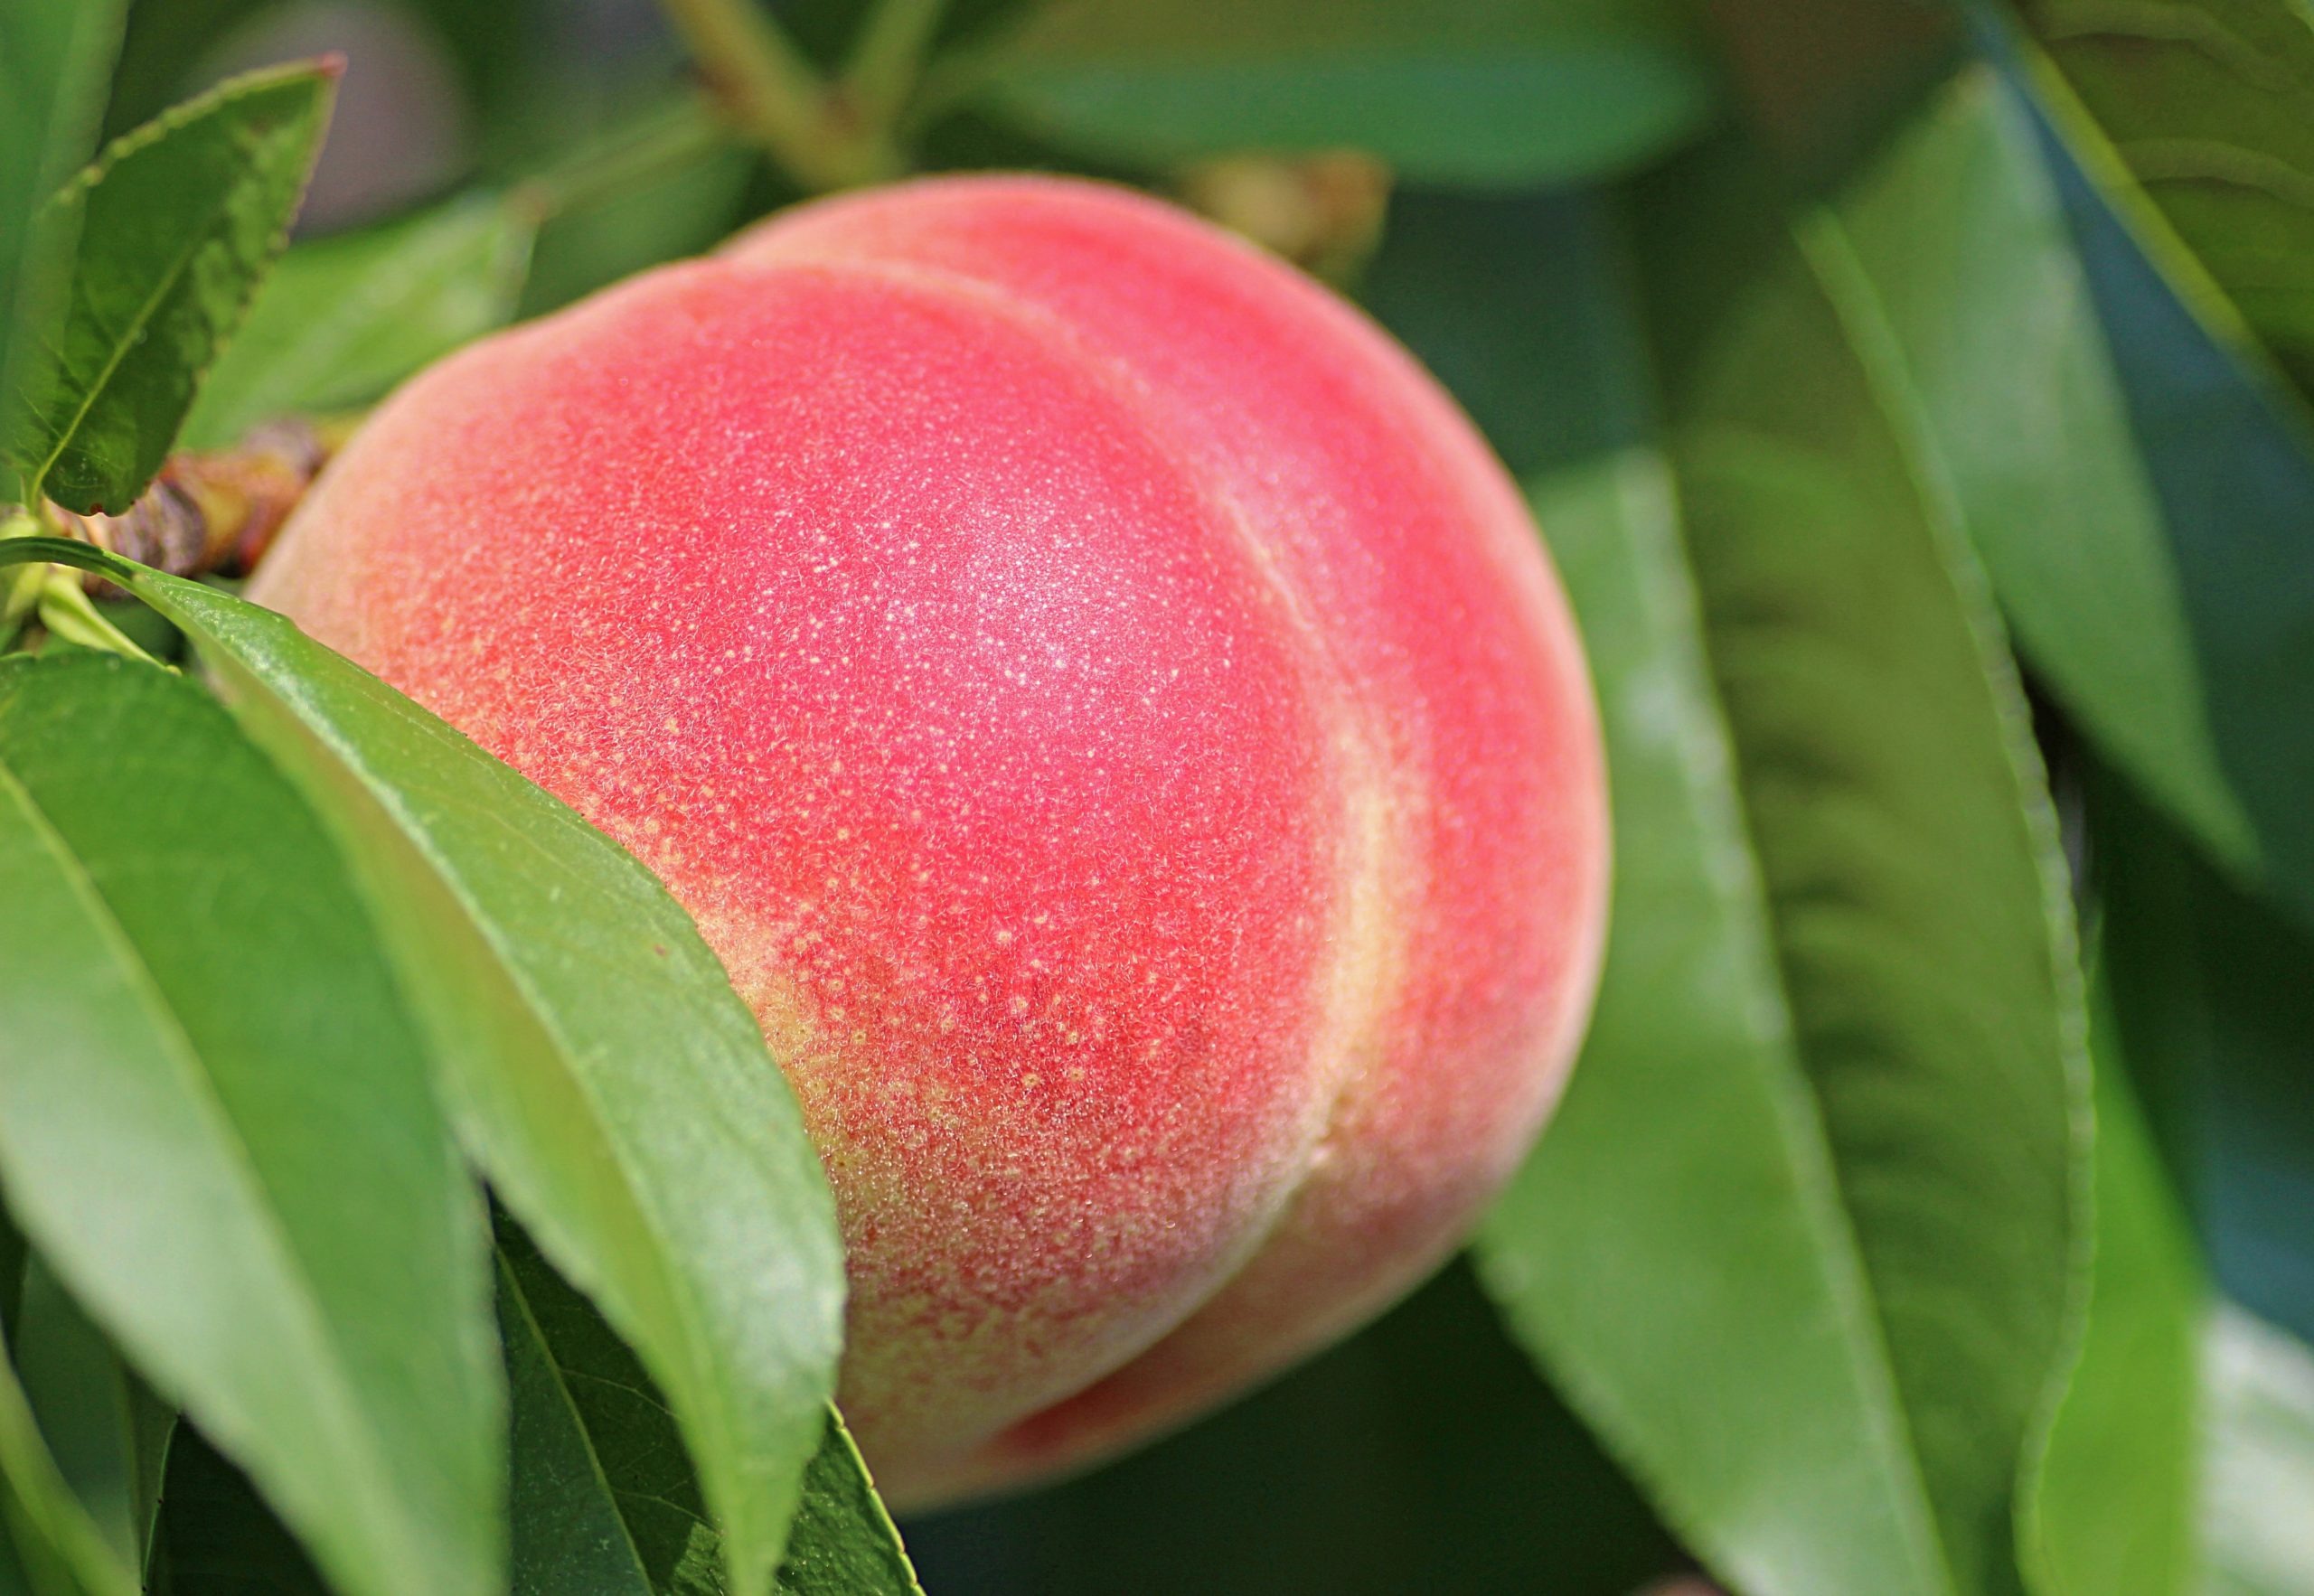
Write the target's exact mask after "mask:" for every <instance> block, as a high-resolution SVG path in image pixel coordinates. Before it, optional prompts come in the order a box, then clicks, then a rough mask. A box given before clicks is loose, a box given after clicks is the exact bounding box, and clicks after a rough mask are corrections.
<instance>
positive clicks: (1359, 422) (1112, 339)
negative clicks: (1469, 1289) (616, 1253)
mask: <svg viewBox="0 0 2314 1596" xmlns="http://www.w3.org/2000/svg"><path fill="white" fill-rule="evenodd" d="M255 596H257V597H258V598H259V600H260V601H261V602H263V603H266V604H268V605H272V606H276V607H277V608H280V609H283V610H286V611H287V612H288V613H289V614H290V615H293V616H295V617H296V619H298V620H299V621H300V622H302V623H303V624H305V626H306V628H307V629H308V630H309V631H311V632H312V633H313V634H315V636H317V637H319V638H320V639H321V640H322V641H324V642H325V643H329V644H331V645H332V646H334V647H335V648H337V649H339V650H341V651H343V652H345V653H347V654H349V655H351V656H352V657H353V658H354V659H355V660H357V661H359V662H362V663H363V664H365V665H367V666H369V667H370V668H371V669H372V670H374V671H377V672H378V673H379V674H380V675H381V676H383V677H384V678H385V679H386V680H387V681H390V682H393V683H394V684H396V685H397V686H399V687H400V688H401V689H402V690H405V691H407V692H409V693H410V694H412V695H413V696H415V697H416V698H418V699H419V700H420V701H422V702H424V703H426V704H428V705H429V706H431V707H432V708H433V709H436V710H437V711H438V712H440V713H441V714H442V715H444V716H445V717H447V718H448V719H449V720H451V721H452V722H453V723H455V724H456V725H457V726H458V727H460V728H463V729H465V730H466V732H468V733H469V734H471V735H472V736H473V737H475V738H476V739H477V740H479V741H480V742H481V743H482V744H483V745H484V746H486V747H488V748H490V749H491V750H492V751H494V753H496V754H498V755H500V756H503V757H504V758H505V759H507V760H509V761H511V762H512V763H513V765H516V766H518V767H519V768H521V769H522V770H523V771H524V772H526V773H527V774H528V775H531V777H532V778H533V779H534V780H536V781H538V782H539V783H540V784H542V785H544V786H545V787H547V788H548V789H549V790H550V791H551V792H553V793H557V794H559V795H560V796H561V797H562V798H564V799H565V800H567V801H569V803H572V804H573V805H575V806H576V807H577V808H578V809H579V810H580V811H581V812H584V813H585V814H586V815H587V816H588V818H589V819H590V820H592V821H594V822H595V823H596V824H597V825H598V826H601V827H602V828H603V829H605V830H606V831H609V832H610V833H611V834H612V835H613V836H615V837H616V838H617V839H619V840H621V841H622V842H624V843H625V844H626V846H627V847H629V848H630V849H632V850H634V851H635V854H636V855H637V856H639V857H640V858H641V859H643V860H644V862H645V863H647V864H648V865H649V866H650V867H651V868H653V869H654V870H655V871H657V872H658V874H659V875H660V876H661V878H663V879H664V880H665V882H666V883H667V886H668V887H670V888H671V889H672V890H673V892H674V894H675V896H676V897H678V898H680V899H682V902H683V903H684V904H685V905H686V906H688V907H689V908H690V909H691V913H692V914H693V915H696V916H697V918H698V920H699V922H700V925H701V928H702V930H703V931H704V932H705V933H706V935H707V937H708V940H709V941H710V943H711V944H714V946H715V948H716V949H717V951H718V952H719V953H720V954H721V955H722V957H723V960H724V962H725V963H726V964H727V965H728V967H729V970H730V972H731V976H732V979H733V981H734V982H735V983H736V984H737V986H738V990H740V992H741V993H742V994H744V995H745V997H746V998H747V1000H748V1002H749V1004H750V1005H752V1007H753V1008H754V1009H755V1011H756V1013H757V1016H758V1017H760V1019H761V1020H762V1022H763V1027H764V1030H765V1033H766V1035H767V1037H769V1038H770V1041H771V1044H772V1048H773V1051H774V1053H775V1054H776V1056H778V1057H779V1058H780V1059H781V1060H782V1062H783V1063H784V1064H785V1066H786V1070H787V1073H788V1076H789V1078H790V1079H791V1080H792V1081H793V1083H794V1084H795V1091H796V1093H797V1094H798V1096H799V1097H800V1098H801V1100H802V1103H803V1105H804V1113H805V1116H806V1119H807V1121H808V1122H809V1124H810V1126H811V1130H812V1133H813V1136H814V1140H815V1141H816V1143H817V1145H818V1147H819V1150H820V1152H821V1155H822V1158H823V1161H824V1163H825V1166H826V1169H827V1173H828V1178H829V1180H830V1182H831V1183H832V1186H833V1187H834V1189H835V1194H836V1199H837V1205H838V1207H839V1210H840V1212H841V1214H842V1225H843V1230H844V1237H845V1242H846V1244H847V1246H848V1248H849V1253H850V1260H851V1307H850V1320H849V1333H850V1341H849V1350H848V1352H847V1354H846V1357H845V1362H844V1366H843V1373H842V1391H841V1400H842V1404H843V1406H844V1408H845V1410H846V1412H847V1413H848V1414H849V1416H850V1418H851V1423H852V1426H853V1428H854V1430H855V1431H856V1432H857V1433H858V1436H859V1439H860V1441H861V1445H862V1447H863V1448H864V1450H865V1451H866V1453H867V1456H868V1458H869V1460H870V1463H871V1464H872V1465H873V1466H874V1469H875V1470H876V1473H877V1475H878V1477H879V1479H880V1481H881V1482H882V1483H883V1485H884V1486H885V1488H886V1492H887V1495H888V1496H889V1497H891V1498H892V1499H893V1500H894V1501H895V1502H896V1503H898V1504H901V1505H906V1506H921V1505H924V1504H927V1503H931V1502H935V1501H939V1500H945V1499H950V1498H953V1497H957V1496H960V1495H965V1494H972V1493H978V1492H983V1491H987V1490H991V1489H994V1488H1001V1487H1003V1486H1007V1485H1011V1484H1013V1483H1015V1482H1020V1481H1025V1480H1027V1479H1031V1478H1033V1477H1037V1476H1040V1475H1044V1474H1047V1473H1049V1472H1051V1471H1055V1470H1058V1469H1065V1468H1068V1467H1073V1466H1078V1465H1082V1464H1084V1463H1086V1462H1088V1461H1090V1460H1094V1459H1096V1458H1098V1457H1101V1456H1103V1455H1105V1454H1107V1453H1109V1452H1111V1451H1114V1450H1117V1449H1119V1448H1121V1447H1123V1446H1124V1445H1126V1444H1128V1443H1130V1442H1132V1441H1136V1440H1139V1439H1142V1438H1143V1437H1145V1436H1147V1435H1148V1434H1150V1433H1151V1432H1153V1431H1155V1430H1158V1429H1160V1428H1162V1427H1164V1426H1168V1425H1171V1424H1175V1423H1178V1422H1181V1421H1182V1420H1184V1419H1186V1418H1187V1417H1189V1416H1190V1415H1191V1414H1193V1413H1196V1412H1197V1411H1199V1409H1201V1408H1203V1407H1206V1406H1208V1405H1209V1404H1212V1403H1214V1402H1215V1401H1217V1400H1218V1399H1219V1398H1221V1397H1222V1396H1224V1395H1226V1394H1229V1393H1230V1392H1232V1391H1235V1390H1237V1389H1238V1388H1240V1387H1242V1386H1244V1385H1246V1384H1247V1383H1248V1382H1249V1381H1252V1380H1254V1379H1256V1378H1258V1377H1260V1376H1262V1375H1266V1374H1268V1373H1270V1372H1272V1371H1274V1370H1276V1369H1278V1368H1280V1367H1282V1366H1284V1365H1285V1364H1286V1363H1288V1362H1289V1361H1291V1360H1293V1358H1295V1357H1300V1356H1302V1355H1303V1354H1304V1353H1306V1352H1308V1351H1309V1350H1311V1349H1312V1348H1314V1347H1318V1346H1319V1345H1321V1344H1322V1343H1324V1342H1326V1341H1327V1340H1329V1339H1331V1338H1335V1337H1338V1336H1340V1335H1341V1334H1343V1333H1344V1332H1345V1331H1347V1330H1348V1329H1350V1328H1352V1327H1353V1326H1355V1325H1357V1324H1358V1323H1359V1321H1360V1320H1362V1319H1366V1318H1367V1317H1369V1316H1370V1315H1371V1314H1373V1313H1374V1312H1376V1311H1378V1310H1379V1309H1380V1308H1381V1307H1382V1306H1384V1305H1385V1304H1387V1302H1389V1301H1390V1300H1392V1299H1393V1298H1395V1297H1396V1296H1397V1295H1399V1294H1400V1293H1401V1292H1403V1291H1405V1290H1406V1289H1407V1287H1409V1286H1410V1285H1411V1284H1413V1283H1414V1282H1415V1281H1416V1280H1418V1279H1419V1278H1420V1277H1421V1276H1422V1275H1423V1274H1424V1273H1425V1272H1427V1271H1429V1270H1430V1269H1431V1268H1433V1267H1434V1265H1435V1264H1436V1263H1437V1262H1438V1260H1439V1259H1440V1258H1441V1257H1442V1256H1443V1255H1444V1253H1446V1252H1447V1251H1448V1250H1449V1249H1451V1248H1452V1247H1453V1245H1454V1244H1455V1243H1456V1242H1457V1241H1458V1239H1459V1238H1460V1237H1461V1235H1462V1234H1463V1230H1464V1229H1465V1227H1466V1226H1467V1225H1468V1224H1469V1223H1470V1222H1471V1220H1472V1218H1473V1216H1475V1215H1476V1213H1477V1212H1478V1210H1479V1209H1480V1207H1481V1206H1482V1205H1483V1204H1484V1203H1485V1202H1486V1201H1487V1199H1488V1197H1490V1195H1491V1194H1492V1193H1493V1191H1494V1190H1495V1189H1496V1188H1497V1186H1498V1185H1499V1184H1500V1182H1501V1181H1502V1179H1503V1178H1505V1176H1506V1175H1507V1174H1508V1173H1509V1171H1510V1169H1511V1168H1512V1167H1513V1166H1514V1165H1515V1164H1516V1162H1517V1161H1518V1160H1519V1158H1520V1156H1521V1155H1522V1153H1523V1152H1524V1151H1525V1150H1526V1148H1527V1146H1528V1144H1529V1141H1531V1140H1532V1138H1533V1137H1534V1135H1535V1133H1536V1131H1537V1129H1538V1126H1539V1125H1540V1124H1541V1123H1542V1122H1543V1120H1544V1117H1545V1116H1546V1114H1547V1113H1548V1111H1549V1107H1550V1105H1551V1103H1553V1101H1554V1100H1555V1098H1556V1096H1557V1093H1558V1090H1559V1088H1560V1086H1561V1084H1563V1082H1564V1080H1565V1077H1566V1069H1567V1066H1568V1063H1569V1060H1570V1059H1571V1057H1572V1056H1573V1052H1574V1049H1575V1047H1576V1042H1577V1039H1578V1037H1579V1035H1580V1032H1581V1030H1582V1027H1583V1023H1584V1019H1585V1015H1586V1012H1587V1009H1588V1006H1589V1001H1590V997H1591V992H1592V989H1593V985H1594V978H1595V974H1596V967H1597V963H1598V960H1599V953H1600V945H1601V939H1602V930H1603V919H1604V906H1605V889H1606V877H1607V838H1606V818H1605V813H1606V812H1605V803H1604V787H1603V776H1602V770H1601V759H1600V749H1599V741H1598V734H1597V729H1596V725H1595V721H1594V713H1593V708H1592V704H1591V701H1590V696H1589V684H1588V681H1587V678H1586V675H1585V668H1584V662H1583V658H1582V655H1581V652H1580V651H1579V648H1578V645H1577V643H1576V636H1575V634H1574V631H1573V629H1572V626H1571V624H1570V623H1569V619H1568V615H1567V610H1566V604H1565V601H1564V598H1563V596H1562V595H1561V593H1560V591H1559V588H1558V586H1557V581H1556V580H1555V578H1554V577H1553V575H1552V572H1551V570H1550V568H1549V566H1548V564H1547V560H1546V559H1545V557H1544V555H1543V553H1542V550H1541V547H1540V544H1539V543H1538V540H1537V537H1536V533H1535V529H1534V526H1533V523H1532V522H1531V521H1529V517H1528V514H1527V512H1526V510H1525V508H1524V506H1523V504H1522V503H1521V502H1520V500H1519V496H1518V494H1517V493H1516V492H1515V491H1514V489H1513V488H1512V485H1511V483H1510V482H1509V481H1508V480H1507V479H1506V478H1505V476H1504V474H1503V473H1502V471H1501V469H1500V466H1499V465H1496V463H1495V462H1494V460H1493V459H1492V457H1491V455H1489V454H1488V452H1487V450H1486V448H1485V446H1483V445H1482V443H1481V442H1480V440H1479V438H1478V437H1477V436H1476V434H1475V433H1474V432H1473V431H1472V427H1471V426H1470V425H1469V423H1468V422H1467V421H1465V420H1464V419H1463V417H1462V415H1461V414H1460V413H1459V412H1458V411H1457V410H1456V409H1455V408H1454V407H1453V404H1452V403H1451V401H1449V400H1448V399H1446V398H1445V397H1444V395H1443V394H1442V393H1441V392H1440V390H1438V388H1437V387H1436V386H1435V385H1434V383H1433V382H1432V381H1431V380H1430V379H1429V378H1428V377H1427V376H1426V375H1425V373H1424V372H1423V371H1421V370H1420V369H1419V368H1418V367H1417V366H1416V364H1415V363H1414V362H1413V361H1411V360H1410V359H1409V358H1408V357H1407V356H1406V354H1405V353H1404V352H1402V351H1401V350H1399V349H1398V348H1397V346H1396V345H1395V344H1393V343H1391V342H1390V341H1389V340H1388V339H1387V337H1386V336H1385V335H1383V334H1382V333H1379V332H1378V331H1377V330H1376V329H1375V328H1374V327H1373V326H1372V325H1371V324H1369V323H1368V322H1366V321H1365V320H1364V319H1362V318H1361V317H1360V316H1359V315H1358V314H1357V313H1355V312H1354V311H1352V310H1350V308H1349V307H1348V306H1346V305H1343V304H1341V303H1340V301H1338V300H1337V299H1335V298H1334V297H1332V296H1331V295H1329V294H1328V293H1327V292H1325V291H1324V290H1323V289H1322V288H1320V287H1318V286H1314V285H1313V284H1312V283H1310V282H1308V281H1306V280H1304V279H1303V278H1302V277H1298V276H1296V275H1295V274H1294V273H1293V272H1292V271H1290V270H1288V269H1287V268H1284V267H1282V266H1280V265H1278V264H1276V263H1275V262H1274V261H1272V260H1270V259H1268V258H1265V257H1263V256H1261V255H1259V254H1257V253H1256V252H1255V251H1253V250H1252V249H1247V248H1246V247H1244V246H1242V245H1240V244H1238V243H1237V242H1235V241H1233V240H1231V239H1228V238H1227V237H1225V236H1223V235H1221V234H1219V233H1218V232H1215V231H1213V230H1210V229H1209V228H1207V227H1205V226H1203V225H1202V224H1200V223H1199V222H1197V221H1193V220H1191V219H1190V218H1189V217H1188V216H1186V215H1184V214H1182V213H1181V212H1178V211H1173V210H1171V209H1170V208H1168V207H1165V206H1162V205H1160V204H1157V203H1154V202H1151V201H1148V200H1144V199H1140V198H1136V197H1133V196H1132V195H1130V194H1128V193H1126V192H1122V191H1118V190H1113V189H1109V188H1105V187H1099V186H1095V185H1092V184H1087V183H1073V182H1059V181H1051V180H1043V179H1031V178H965V179H940V180H933V181H927V182H921V183H910V184H907V185H903V186H900V187H896V188H891V189H886V190H883V191H880V192H871V193H867V194H863V195H861V196H858V197H852V198H846V199H840V200H834V201H830V202H823V203H820V204H816V205H812V206H807V207H805V208H804V209H801V210H798V211H792V212H790V213H788V214H786V215H784V216H782V217H780V218H778V219H776V221H773V222H771V223H770V224H769V225H767V226H766V227H763V228H761V229H758V230H755V231H753V232H750V233H748V234H746V235H744V236H742V237H740V238H739V239H737V240H735V241H734V242H733V243H732V244H731V245H730V246H729V248H727V249H725V250H724V251H723V252H722V253H721V254H720V256H718V257H716V258H711V259H706V260H700V261H694V262H690V263H686V264H682V265H677V266H671V267H667V268H663V269H660V270H656V271H653V272H649V273H646V274H644V275H643V276H641V277H636V278H635V279H633V280H632V281H630V282H627V283H626V284H624V285H621V286H617V287H615V288H613V289H610V290H608V291H607V292H605V293H603V294H601V295H598V296H596V297H595V298H593V299H591V300H588V302H586V303H585V304H583V305H579V306H578V307H576V308H574V309H572V310H569V311H567V312H564V313H563V314H561V315H555V316H552V317H550V318H548V319H546V320H544V321H541V322H538V323H535V324H531V325H529V326H525V327H522V328H520V329H518V330H516V331H513V332H510V333H504V334H502V335H500V336H498V337H495V338H493V339H490V340H488V341H486V342H484V343H480V344H477V345H475V346H474V347H472V348H470V349H468V350H466V351H465V352H462V353H460V354H458V355H456V356H455V357H453V358H452V359H450V360H447V361H444V362H442V363H441V364H440V365H437V366H436V367H435V368H433V369H432V370H431V371H428V372H426V373H425V374H424V375H422V376H420V377H419V378H418V379H417V380H414V381H412V382H411V383H410V384H409V386H408V387H406V388H405V389H403V390H401V392H400V393H399V394H398V395H396V396H395V397H394V398H393V399H391V400H390V402H389V403H387V404H386V405H385V406H384V407H383V408H381V410H380V411H379V412H378V413H377V414H376V415H375V416H374V417H373V418H372V419H371V420H370V422H369V423H368V424H367V425H366V426H365V427H363V428H362V432H361V434H360V435H359V437H357V438H356V439H355V440H354V442H353V444H352V446H350V447H349V448H348V449H347V450H346V452H345V453H344V455H343V456H342V457H341V458H340V459H339V460H337V461H336V462H335V463H334V465H332V466H331V467H330V469H329V471H328V472H327V473H326V474H325V477H324V479H323V481H322V483H320V484H319V486H318V487H317V489H316V490H315V493H314V494H313V496H312V497H311V499H310V501H309V502H307V503H306V505H305V507H304V508H303V509H302V510H301V512H299V514H298V515H297V517H296V521H295V522H294V523H293V524H292V526H291V527H290V529H289V530H288V531H287V534H286V535H285V539H284V540H283V543H282V545H281V547H280V549H279V550H278V552H277V553H276V554H275V555H274V556H273V557H272V559H271V560H270V562H269V563H268V565H267V567H266V568H265V570H264V571H263V573H262V575H261V577H259V582H258V585H257V587H256V590H255Z"/></svg>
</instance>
